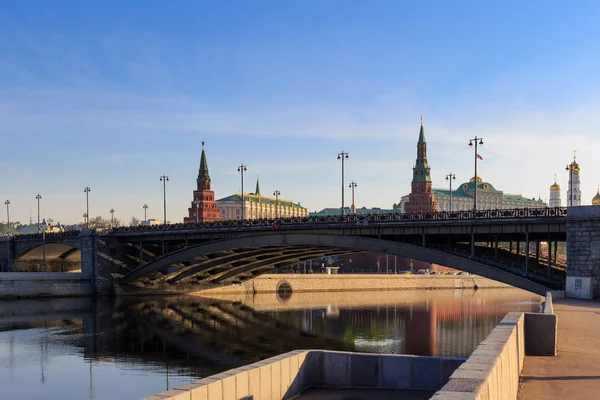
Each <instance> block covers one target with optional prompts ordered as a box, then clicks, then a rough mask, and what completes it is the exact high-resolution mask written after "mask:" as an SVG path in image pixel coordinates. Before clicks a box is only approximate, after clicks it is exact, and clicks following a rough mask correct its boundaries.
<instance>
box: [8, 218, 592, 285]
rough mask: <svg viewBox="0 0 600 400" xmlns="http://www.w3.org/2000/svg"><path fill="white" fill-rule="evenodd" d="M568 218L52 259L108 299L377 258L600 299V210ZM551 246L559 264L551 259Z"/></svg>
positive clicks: (152, 244)
mask: <svg viewBox="0 0 600 400" xmlns="http://www.w3.org/2000/svg"><path fill="white" fill-rule="evenodd" d="M566 214H567V213H566V209H563V208H557V209H520V210H490V211H479V212H477V214H473V213H472V212H454V213H447V212H443V213H430V214H399V215H371V216H360V217H355V216H345V217H320V218H315V217H308V218H295V219H287V220H277V221H267V220H257V221H256V220H253V221H244V222H242V221H223V222H217V223H212V224H186V225H183V224H175V225H168V226H159V227H134V228H120V229H115V230H113V231H112V232H109V233H95V232H93V231H89V230H87V231H82V232H81V233H79V234H78V235H79V236H66V235H65V236H60V235H57V236H56V237H54V238H52V240H51V241H50V238H47V243H46V247H48V246H55V247H54V250H52V252H51V255H52V257H67V258H68V257H76V254H77V253H78V252H80V254H81V265H82V273H83V274H86V275H88V276H90V279H93V281H94V285H95V288H96V291H97V292H98V293H109V292H111V291H112V290H114V285H115V284H118V286H119V287H120V288H121V289H123V290H128V288H130V287H132V286H133V287H137V288H138V289H139V288H146V289H148V290H149V291H167V292H169V291H170V290H174V291H178V292H181V291H192V290H199V289H202V288H206V287H214V286H218V285H227V284H232V283H239V282H242V281H244V280H247V279H251V278H252V277H254V276H257V275H259V274H262V273H265V272H268V271H272V270H276V269H278V268H284V267H287V266H290V265H294V264H297V263H299V262H302V261H307V260H311V259H318V258H321V257H327V256H333V255H341V254H348V253H355V252H364V251H370V252H376V253H383V254H389V255H396V256H399V257H407V258H412V259H415V260H421V261H425V262H431V263H435V264H441V265H445V266H448V267H452V268H455V269H459V270H462V271H466V272H471V273H474V274H477V275H481V276H484V277H488V278H491V279H494V280H497V281H501V282H504V283H507V284H510V285H513V286H516V287H519V288H523V289H525V290H529V291H531V292H534V293H540V294H542V293H544V292H545V290H547V289H548V288H550V289H562V288H565V278H566V275H568V276H569V277H571V278H572V279H571V280H569V279H567V283H566V285H567V287H569V285H570V284H571V285H572V286H573V288H575V286H577V289H578V290H579V291H585V290H587V291H588V292H591V293H592V294H593V293H594V291H596V292H598V291H600V287H599V282H598V278H597V277H598V276H599V275H600V271H598V270H597V269H599V268H600V266H597V265H596V264H597V263H598V262H597V258H600V207H593V206H587V207H585V206H584V207H573V208H569V216H568V217H567V216H566ZM77 241H79V243H77ZM542 242H544V243H547V244H548V247H549V248H548V250H549V251H548V252H547V254H548V255H549V257H543V256H542V255H541V252H540V244H541V243H542ZM561 242H566V243H567V251H568V254H569V257H568V268H567V265H564V264H561V263H560V261H559V260H557V259H556V248H557V244H558V243H561ZM40 245H41V243H40V238H39V236H38V235H29V236H27V237H18V238H12V239H11V240H10V242H9V243H8V244H7V245H5V246H4V245H3V243H1V242H0V258H3V257H2V256H3V254H2V252H3V251H4V258H6V259H7V261H8V263H10V262H11V260H15V259H19V258H21V257H37V256H39V254H38V253H39V248H40ZM67 247H69V249H68V248H67ZM48 254H49V253H48V252H47V257H48ZM5 262H6V261H5ZM575 279H580V281H578V282H577V283H575ZM586 288H587V289H586ZM596 295H600V293H596Z"/></svg>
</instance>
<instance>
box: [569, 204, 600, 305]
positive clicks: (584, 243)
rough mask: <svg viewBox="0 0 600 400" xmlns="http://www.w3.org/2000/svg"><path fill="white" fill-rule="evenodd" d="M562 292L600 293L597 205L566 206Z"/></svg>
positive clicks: (581, 295)
mask: <svg viewBox="0 0 600 400" xmlns="http://www.w3.org/2000/svg"><path fill="white" fill-rule="evenodd" d="M566 295H567V297H574V298H584V299H591V298H598V297H600V207H598V206H580V207H569V208H568V210H567V281H566Z"/></svg>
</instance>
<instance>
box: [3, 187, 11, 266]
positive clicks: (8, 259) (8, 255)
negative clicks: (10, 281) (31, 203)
mask: <svg viewBox="0 0 600 400" xmlns="http://www.w3.org/2000/svg"><path fill="white" fill-rule="evenodd" d="M4 204H6V226H7V228H8V230H7V231H6V239H7V240H6V248H7V250H8V251H7V252H6V258H7V261H8V265H7V269H6V270H7V271H10V269H9V268H10V208H9V206H10V200H8V199H6V201H5V202H4Z"/></svg>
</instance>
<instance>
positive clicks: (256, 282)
mask: <svg viewBox="0 0 600 400" xmlns="http://www.w3.org/2000/svg"><path fill="white" fill-rule="evenodd" d="M483 288H512V286H509V285H506V284H504V283H500V282H496V281H493V280H491V279H487V278H482V277H480V276H476V275H408V274H403V275H382V274H363V275H359V274H334V275H325V274H265V275H261V276H258V277H256V278H254V279H251V280H249V281H246V282H243V283H240V284H237V285H229V286H223V287H219V288H213V289H207V290H203V291H202V292H198V293H202V294H203V295H204V294H206V295H210V294H257V293H275V292H278V291H279V292H282V291H283V292H285V291H291V292H294V293H302V292H345V291H376V290H412V289H426V290H431V289H452V290H456V289H483Z"/></svg>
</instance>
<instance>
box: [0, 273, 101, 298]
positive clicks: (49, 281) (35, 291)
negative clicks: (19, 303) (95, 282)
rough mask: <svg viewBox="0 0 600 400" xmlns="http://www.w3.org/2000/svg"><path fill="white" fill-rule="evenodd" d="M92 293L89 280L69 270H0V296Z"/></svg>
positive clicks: (22, 296)
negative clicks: (0, 271)
mask: <svg viewBox="0 0 600 400" xmlns="http://www.w3.org/2000/svg"><path fill="white" fill-rule="evenodd" d="M90 295H92V285H91V280H90V279H89V278H86V277H84V276H82V275H81V274H79V273H70V272H2V273H0V298H28V297H38V298H39V297H70V296H90Z"/></svg>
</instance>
